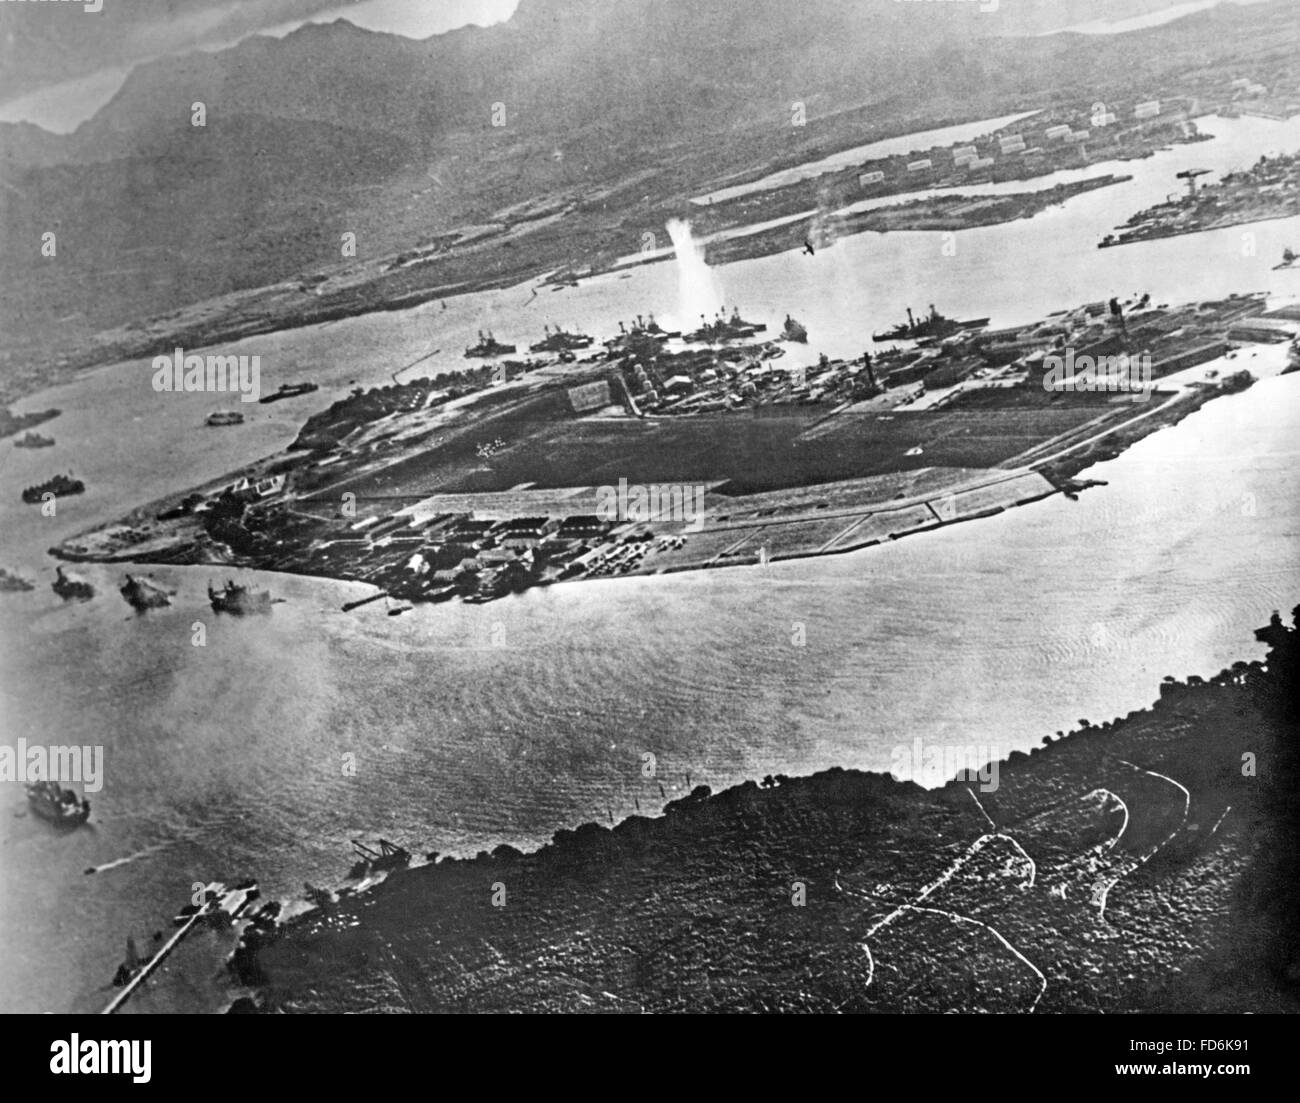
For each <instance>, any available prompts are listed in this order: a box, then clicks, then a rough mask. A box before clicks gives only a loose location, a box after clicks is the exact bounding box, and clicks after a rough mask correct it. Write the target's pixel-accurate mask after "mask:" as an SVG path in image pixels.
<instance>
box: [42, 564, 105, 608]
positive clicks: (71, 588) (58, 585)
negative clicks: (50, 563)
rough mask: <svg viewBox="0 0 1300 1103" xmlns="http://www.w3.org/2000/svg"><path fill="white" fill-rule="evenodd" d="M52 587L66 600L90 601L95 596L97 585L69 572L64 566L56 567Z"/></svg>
mask: <svg viewBox="0 0 1300 1103" xmlns="http://www.w3.org/2000/svg"><path fill="white" fill-rule="evenodd" d="M50 589H52V590H53V591H54V592H55V593H56V594H58V595H59V597H61V598H63V600H64V601H72V600H73V599H76V600H77V601H89V600H90V599H91V598H92V597H94V596H95V587H94V586H92V585H91V584H90V583H89V582H87V581H86V580H85V579H84V578H81V577H80V576H78V575H75V574H67V573H66V572H65V571H64V570H63V568H62V567H55V568H54V581H53V582H51V583H50Z"/></svg>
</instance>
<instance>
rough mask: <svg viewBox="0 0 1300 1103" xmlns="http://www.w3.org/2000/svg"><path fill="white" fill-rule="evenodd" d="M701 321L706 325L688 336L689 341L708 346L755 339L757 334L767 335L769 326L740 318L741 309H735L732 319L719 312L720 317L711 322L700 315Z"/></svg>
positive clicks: (733, 309)
mask: <svg viewBox="0 0 1300 1103" xmlns="http://www.w3.org/2000/svg"><path fill="white" fill-rule="evenodd" d="M700 321H702V322H703V323H704V324H703V325H701V326H700V328H699V329H697V330H695V332H693V333H688V334H687V335H686V340H687V341H692V342H696V343H699V344H706V345H720V344H723V343H724V342H726V341H743V340H745V339H746V338H748V337H753V336H754V335H755V334H757V333H765V332H766V331H767V326H766V324H765V323H763V322H747V321H745V319H744V318H742V317H741V316H740V308H739V307H733V308H732V311H731V317H730V318H725V317H723V315H722V314H721V312H719V314H718V316H717V317H716V318H715V319H714V320H713V321H711V322H709V321H705V320H704V315H703V314H701V315H700Z"/></svg>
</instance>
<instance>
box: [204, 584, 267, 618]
mask: <svg viewBox="0 0 1300 1103" xmlns="http://www.w3.org/2000/svg"><path fill="white" fill-rule="evenodd" d="M208 600H209V601H210V602H212V611H213V612H215V613H232V614H234V615H235V616H240V617H242V616H246V615H247V614H249V613H269V612H270V611H271V606H272V605H273V604H275V601H274V599H273V598H272V597H271V591H270V590H252V589H249V587H247V586H241V585H239V584H238V583H237V582H229V581H228V582H227V583H226V585H225V587H224V588H223V589H220V590H214V589H213V588H212V583H211V582H209V583H208Z"/></svg>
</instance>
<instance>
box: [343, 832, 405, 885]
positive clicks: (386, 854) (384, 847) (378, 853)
mask: <svg viewBox="0 0 1300 1103" xmlns="http://www.w3.org/2000/svg"><path fill="white" fill-rule="evenodd" d="M352 850H353V852H354V853H355V854H356V856H357V859H358V860H357V863H356V865H354V866H353V867H352V872H351V876H352V877H364V876H365V875H366V874H367V873H375V872H378V871H380V870H385V869H401V868H402V867H404V866H406V865H409V864H410V861H411V852H410V851H409V850H405V849H403V848H402V847H400V846H398V845H397V844H396V843H390V842H389V841H388V840H387V839H380V840H379V849H378V850H374V849H372V848H371V847H368V846H366V845H365V843H362V842H360V841H358V840H357V839H353V840H352Z"/></svg>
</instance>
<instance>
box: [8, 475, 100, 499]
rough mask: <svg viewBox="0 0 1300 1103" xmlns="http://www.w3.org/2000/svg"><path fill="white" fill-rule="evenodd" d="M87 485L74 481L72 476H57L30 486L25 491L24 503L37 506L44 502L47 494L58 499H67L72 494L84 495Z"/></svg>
mask: <svg viewBox="0 0 1300 1103" xmlns="http://www.w3.org/2000/svg"><path fill="white" fill-rule="evenodd" d="M85 489H86V484H85V483H83V482H82V481H81V480H80V479H74V478H73V477H72V475H71V474H68V475H55V476H54V478H52V479H47V480H46V481H45V482H43V483H39V484H37V485H36V486H29V487H27V488H26V489H25V490H24V491H23V501H24V502H26V503H27V504H28V505H35V504H36V503H38V502H41V501H43V500H44V498H45V495H46V494H53V495H54V497H56V498H66V497H68V496H69V495H71V494H81V493H84V491H85Z"/></svg>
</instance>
